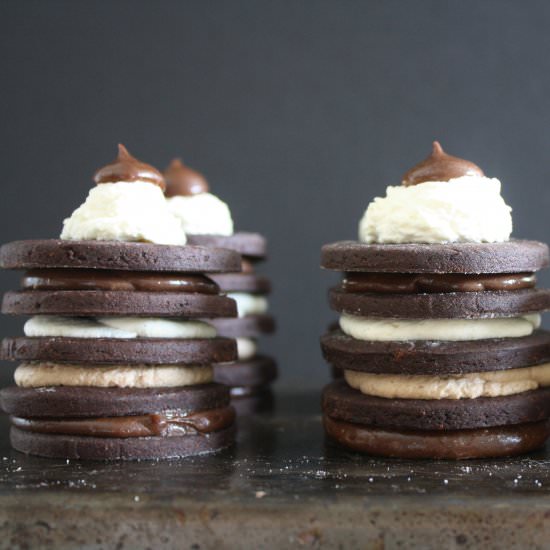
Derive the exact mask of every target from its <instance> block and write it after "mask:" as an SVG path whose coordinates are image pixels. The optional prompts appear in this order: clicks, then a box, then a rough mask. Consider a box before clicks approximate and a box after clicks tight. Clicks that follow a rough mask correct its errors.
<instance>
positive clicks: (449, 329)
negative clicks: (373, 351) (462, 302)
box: [340, 313, 540, 341]
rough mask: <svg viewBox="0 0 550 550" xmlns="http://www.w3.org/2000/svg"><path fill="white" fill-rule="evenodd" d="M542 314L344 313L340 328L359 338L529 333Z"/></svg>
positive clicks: (480, 336)
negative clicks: (428, 316)
mask: <svg viewBox="0 0 550 550" xmlns="http://www.w3.org/2000/svg"><path fill="white" fill-rule="evenodd" d="M539 326H540V315H538V314H533V315H525V316H524V317H504V318H493V319H372V318H368V317H358V316H355V315H348V314H346V313H344V314H342V316H341V317H340V328H341V329H342V331H343V332H344V333H345V334H347V335H349V336H351V337H352V338H356V339H357V340H367V341H368V340H371V341H405V340H453V341H461V340H484V339H486V338H519V337H521V336H528V335H530V334H532V333H533V331H534V330H535V329H536V328H538V327H539Z"/></svg>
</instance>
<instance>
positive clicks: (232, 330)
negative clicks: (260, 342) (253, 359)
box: [208, 314, 276, 338]
mask: <svg viewBox="0 0 550 550" xmlns="http://www.w3.org/2000/svg"><path fill="white" fill-rule="evenodd" d="M208 323H209V324H210V325H213V326H214V327H216V330H217V331H218V334H219V335H220V336H224V337H225V338H257V337H258V336H261V335H262V334H271V333H272V332H274V331H275V328H276V324H275V319H274V318H273V317H272V316H271V315H267V314H261V315H247V316H246V317H237V318H232V319H209V320H208Z"/></svg>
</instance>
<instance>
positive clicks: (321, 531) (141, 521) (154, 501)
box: [0, 394, 550, 550]
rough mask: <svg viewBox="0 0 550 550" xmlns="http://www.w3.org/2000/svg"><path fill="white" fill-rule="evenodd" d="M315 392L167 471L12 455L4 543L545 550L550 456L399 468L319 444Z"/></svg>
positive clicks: (3, 464)
mask: <svg viewBox="0 0 550 550" xmlns="http://www.w3.org/2000/svg"><path fill="white" fill-rule="evenodd" d="M318 400H319V399H318V396H317V395H313V394H311V395H289V394H286V395H283V396H280V397H279V398H278V400H277V408H278V411H277V412H275V413H272V414H264V415H262V416H258V417H256V418H254V419H248V420H241V426H240V428H241V430H240V435H239V444H238V445H237V447H235V448H234V449H233V450H230V451H227V452H224V453H222V454H219V455H216V456H205V457H198V458H193V459H186V460H178V461H172V462H138V463H124V464H122V463H92V462H88V463H77V462H70V463H68V464H67V463H66V462H65V461H62V460H46V459H39V458H32V457H25V456H23V455H21V454H19V453H17V452H15V451H12V450H10V449H9V445H8V442H7V423H6V422H3V423H2V426H1V430H0V431H1V434H2V440H1V446H0V547H1V548H10V549H15V548H56V549H57V548H60V549H65V548H67V549H68V548H87V549H88V548H89V549H99V548H120V549H122V548H132V549H139V548H151V549H155V550H156V549H164V548H189V549H206V548H216V549H224V548H346V549H348V548H368V549H383V548H384V549H393V548H434V549H435V548H437V549H441V548H481V547H482V548H484V549H491V548H548V541H549V540H550V522H548V521H547V519H548V517H550V498H549V496H550V476H549V475H548V471H549V468H550V453H549V452H548V450H546V451H541V452H539V453H536V454H533V455H530V456H527V457H524V458H519V459H509V460H488V461H463V462H432V461H419V462H407V461H400V460H381V459H374V458H369V457H364V456H360V455H357V454H353V453H348V452H344V451H341V450H338V449H335V448H332V447H330V446H326V445H325V442H324V439H323V435H322V430H321V425H320V416H319V414H318Z"/></svg>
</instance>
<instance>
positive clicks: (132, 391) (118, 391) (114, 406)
mask: <svg viewBox="0 0 550 550" xmlns="http://www.w3.org/2000/svg"><path fill="white" fill-rule="evenodd" d="M228 404H229V393H228V391H227V388H226V387H225V386H222V385H221V384H214V383H212V384H200V385H197V386H184V387H179V388H145V389H144V388H91V387H76V386H75V387H72V386H71V387H69V386H52V387H44V388H19V387H17V386H9V387H7V388H3V389H2V390H0V408H1V409H2V410H3V411H4V412H5V413H6V414H10V415H14V416H19V417H23V418H33V417H35V418H87V417H110V416H128V415H139V414H151V413H161V412H164V411H177V412H181V413H193V412H196V411H204V410H208V409H217V408H221V407H226V406H227V405H228Z"/></svg>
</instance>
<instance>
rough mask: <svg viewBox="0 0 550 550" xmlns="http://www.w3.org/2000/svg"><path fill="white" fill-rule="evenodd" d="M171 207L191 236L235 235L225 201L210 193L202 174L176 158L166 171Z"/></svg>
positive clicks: (168, 197)
mask: <svg viewBox="0 0 550 550" xmlns="http://www.w3.org/2000/svg"><path fill="white" fill-rule="evenodd" d="M164 177H165V179H166V197H167V201H168V207H169V208H170V211H171V212H172V214H173V215H174V216H176V217H177V218H178V219H179V220H180V222H181V225H182V228H183V230H184V231H185V232H186V233H187V234H189V235H224V236H229V235H233V219H232V217H231V212H230V210H229V207H228V206H227V204H226V203H225V202H223V201H222V200H221V199H219V198H218V197H216V195H213V194H212V193H210V192H209V186H208V182H207V181H206V179H205V178H204V176H203V175H202V174H200V173H199V172H197V171H196V170H193V169H191V168H189V167H188V166H186V165H185V164H183V162H182V161H181V160H180V159H174V160H173V161H172V162H171V164H170V166H169V167H168V168H167V169H166V170H165V172H164Z"/></svg>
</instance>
